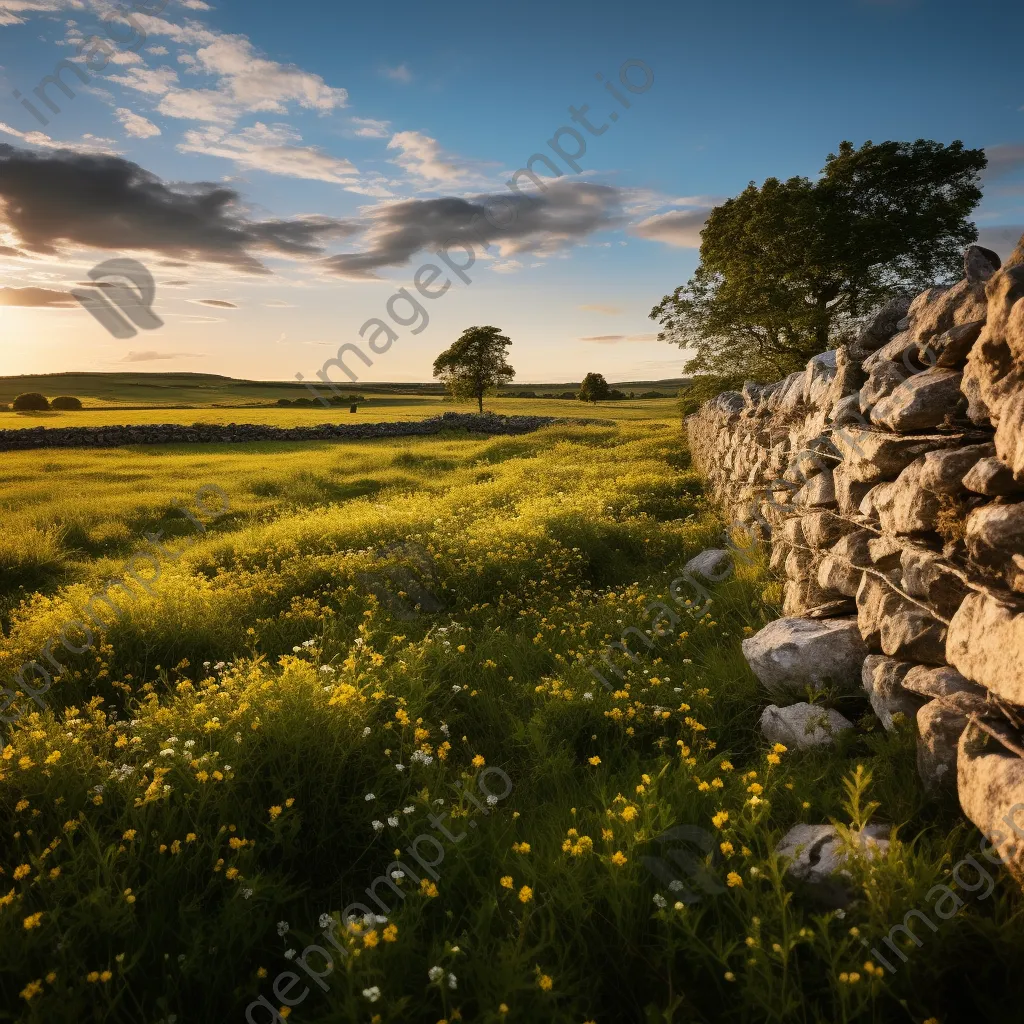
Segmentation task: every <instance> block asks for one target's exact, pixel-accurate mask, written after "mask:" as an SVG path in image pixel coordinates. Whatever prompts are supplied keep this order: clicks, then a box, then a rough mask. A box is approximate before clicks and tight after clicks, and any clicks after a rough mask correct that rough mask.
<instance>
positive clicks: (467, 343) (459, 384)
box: [434, 327, 516, 412]
mask: <svg viewBox="0 0 1024 1024" xmlns="http://www.w3.org/2000/svg"><path fill="white" fill-rule="evenodd" d="M511 344H512V341H511V339H509V338H508V337H506V336H505V335H504V334H502V333H501V330H500V329H499V328H497V327H467V328H466V330H464V331H463V332H462V334H460V335H459V337H458V339H457V340H456V341H455V343H454V344H453V345H452V346H451V347H450V348H447V349H445V350H444V352H442V353H441V354H440V355H439V356H438V357H437V358H436V359H435V360H434V376H435V377H436V378H437V379H438V380H440V381H441V383H442V384H444V386H445V387H446V388H447V389H448V393H449V394H450V395H451V396H452V398H460V399H468V398H475V399H476V401H477V406H478V408H479V409H480V412H483V411H484V395H486V394H491V393H493V392H494V391H495V390H497V388H499V387H500V386H501V385H502V384H506V383H507V382H508V381H510V380H511V379H512V378H513V377H514V376H515V375H516V371H515V370H513V369H512V367H511V366H509V364H508V362H507V361H506V358H505V357H506V356H507V355H508V347H509V345H511Z"/></svg>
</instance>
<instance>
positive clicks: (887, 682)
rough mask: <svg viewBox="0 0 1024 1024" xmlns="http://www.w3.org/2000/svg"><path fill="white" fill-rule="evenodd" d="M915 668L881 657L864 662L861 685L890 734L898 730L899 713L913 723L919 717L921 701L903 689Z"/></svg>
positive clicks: (876, 656) (875, 656)
mask: <svg viewBox="0 0 1024 1024" xmlns="http://www.w3.org/2000/svg"><path fill="white" fill-rule="evenodd" d="M911 668H913V665H912V664H911V663H910V662H907V661H898V660H897V659H896V658H887V657H885V656H884V655H881V654H869V655H868V656H867V657H866V658H865V659H864V666H863V668H862V670H861V682H862V684H863V686H864V689H865V691H866V692H867V695H868V699H869V700H870V701H871V707H872V709H873V710H874V712H875V714H876V715H878V718H879V721H881V723H882V727H883V728H884V729H885V731H886V732H892V731H893V729H894V728H895V724H894V722H893V715H895V714H902V715H904V716H905V717H906V718H907V719H909V720H911V721H913V720H915V719H916V717H917V709H918V708H919V707H920V706H921V699H920V697H918V696H917V695H916V694H913V693H909V692H908V691H906V690H905V689H904V688H903V686H902V683H903V679H904V678H905V677H906V675H907V673H908V672H909V671H910V670H911Z"/></svg>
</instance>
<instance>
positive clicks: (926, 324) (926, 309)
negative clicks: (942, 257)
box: [908, 279, 988, 342]
mask: <svg viewBox="0 0 1024 1024" xmlns="http://www.w3.org/2000/svg"><path fill="white" fill-rule="evenodd" d="M917 301H918V300H917V299H915V300H914V303H916V302H917ZM987 311H988V299H987V297H986V295H985V284H984V282H971V281H968V280H966V279H965V280H963V281H958V282H957V283H956V284H955V285H953V286H952V287H951V288H947V289H945V290H944V291H943V292H942V294H941V295H938V296H936V297H935V299H934V301H927V302H925V303H923V304H922V305H921V306H920V307H919V308H918V309H917V310H915V308H914V304H913V303H912V304H911V307H910V312H909V314H908V315H909V316H910V325H911V326H910V330H911V332H912V333H913V336H914V340H915V341H924V342H927V341H930V340H931V339H932V338H934V337H935V336H936V335H938V334H942V333H943V332H944V331H948V330H949V329H950V328H951V327H956V326H958V325H960V324H966V323H971V322H973V321H975V320H983V319H985V317H986V315H987Z"/></svg>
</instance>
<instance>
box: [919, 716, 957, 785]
mask: <svg viewBox="0 0 1024 1024" xmlns="http://www.w3.org/2000/svg"><path fill="white" fill-rule="evenodd" d="M966 727H967V716H966V715H965V714H964V713H963V712H962V711H961V710H960V709H959V708H958V707H956V705H953V704H949V703H948V702H947V699H946V698H944V697H939V698H937V699H935V700H932V701H929V702H928V703H927V704H925V705H924V707H922V708H921V709H920V710H919V711H918V713H917V773H918V775H920V776H921V781H922V782H923V783H924V784H925V788H926V789H928V790H932V791H934V790H938V789H943V788H947V787H951V786H955V785H956V777H957V775H956V761H957V744H958V743H959V742H960V735H961V733H962V732H963V731H964V729H965V728H966Z"/></svg>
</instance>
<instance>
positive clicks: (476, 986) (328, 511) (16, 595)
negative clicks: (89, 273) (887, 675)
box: [0, 403, 1024, 1024]
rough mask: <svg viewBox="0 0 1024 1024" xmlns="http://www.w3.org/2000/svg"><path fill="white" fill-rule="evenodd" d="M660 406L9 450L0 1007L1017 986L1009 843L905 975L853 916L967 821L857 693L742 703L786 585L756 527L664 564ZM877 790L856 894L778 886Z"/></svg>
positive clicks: (565, 1006) (705, 1005) (687, 539)
mask: <svg viewBox="0 0 1024 1024" xmlns="http://www.w3.org/2000/svg"><path fill="white" fill-rule="evenodd" d="M543 404H544V405H545V407H549V406H550V405H553V404H555V403H543ZM577 408H578V407H577ZM598 408H599V409H602V408H604V407H598ZM607 408H608V409H609V410H613V409H614V410H618V409H619V406H614V407H613V406H608V407H607ZM644 408H645V409H648V408H651V403H644ZM668 408H669V406H668V405H666V406H665V411H662V412H661V413H660V416H661V417H664V418H651V417H647V418H637V419H631V418H628V417H622V416H616V417H614V418H611V419H609V422H608V424H607V425H595V426H571V425H561V426H555V427H551V428H547V429H544V430H541V431H538V432H537V433H535V434H530V435H526V436H521V437H514V438H495V439H488V438H479V437H470V436H456V435H448V436H437V437H427V438H410V439H402V440H391V441H386V442H385V441H382V442H361V443H355V444H331V443H323V442H316V443H298V444H291V443H287V444H266V445H251V446H245V447H244V448H243V447H240V446H214V445H205V446H195V447H188V446H170V447H167V448H159V449H157V448H154V449H142V448H139V449H113V450H109V451H81V450H74V451H45V452H26V453H5V454H4V457H3V462H2V473H3V478H2V481H0V495H2V502H3V514H4V517H5V533H4V535H3V537H4V539H3V542H2V547H0V572H2V579H3V587H4V591H3V594H2V601H3V604H2V611H3V636H2V643H0V667H2V670H3V676H4V679H7V680H10V679H11V678H12V676H13V674H14V673H15V672H16V671H17V670H18V669H19V666H22V665H24V664H25V663H27V662H31V661H38V662H40V663H41V664H42V665H46V666H48V667H50V666H52V663H51V662H48V661H47V660H46V652H49V653H50V654H52V655H53V657H54V658H55V659H56V660H57V661H58V662H59V663H60V665H61V666H62V668H61V669H60V670H57V669H56V668H51V671H52V674H53V676H54V678H53V680H52V685H51V686H49V688H47V687H46V686H45V685H44V679H43V677H42V675H40V674H39V673H35V674H33V671H32V670H29V671H28V672H27V674H25V673H23V678H24V679H25V681H26V683H28V684H29V685H30V686H31V687H32V688H33V691H34V692H35V694H36V696H37V698H38V701H39V702H40V703H41V704H43V705H45V706H44V707H40V706H39V704H38V703H33V702H32V700H31V699H30V696H31V694H26V693H25V692H24V690H23V692H22V693H21V695H20V696H19V697H18V701H17V703H16V705H15V707H12V708H6V709H5V711H6V714H7V715H8V716H9V717H12V718H13V717H14V716H15V715H16V714H18V713H21V714H22V715H23V717H22V718H20V719H19V720H18V721H16V722H15V723H14V724H12V725H11V726H8V727H5V728H6V731H7V736H6V738H5V739H4V740H3V741H2V742H3V743H5V744H6V745H5V746H4V748H3V752H2V759H0V869H2V872H3V873H2V875H0V1020H10V1021H19V1022H25V1024H44V1022H45V1024H52V1022H59V1024H63V1022H65V1021H67V1022H72V1021H74V1022H80V1021H103V1022H108V1021H109V1022H118V1024H120V1022H122V1021H123V1022H125V1024H140V1022H145V1024H172V1022H174V1021H177V1022H181V1024H185V1022H189V1024H192V1022H203V1024H205V1022H217V1024H219V1022H222V1021H226V1020H237V1021H239V1022H241V1021H245V1020H248V1021H249V1022H250V1024H262V1022H275V1024H277V1022H281V1021H284V1020H286V1019H288V1018H290V1020H291V1021H292V1022H293V1021H295V1020H301V1021H309V1022H313V1024H327V1022H349V1021H351V1022H360V1024H384V1022H387V1024H397V1022H412V1024H437V1022H439V1021H443V1022H448V1024H450V1022H454V1021H467V1022H468V1021H473V1022H485V1024H501V1022H522V1024H535V1022H554V1024H582V1022H585V1021H593V1022H597V1024H619V1022H637V1024H654V1022H666V1024H667V1022H673V1024H695V1022H709V1024H717V1022H723V1021H725V1022H743V1024H762V1022H767V1021H770V1022H778V1024H792V1022H807V1024H810V1022H823V1024H824V1022H828V1024H835V1022H864V1024H868V1022H870V1024H878V1022H890V1021H891V1022H901V1024H902V1022H914V1024H921V1022H925V1021H931V1022H933V1024H934V1022H936V1021H937V1022H940V1024H956V1022H961V1021H963V1022H967V1021H977V1020H995V1019H999V1020H1002V1019H1015V1014H1016V1011H1015V1010H1014V1007H1016V1006H1019V1005H1020V1004H1021V999H1022V997H1024V980H1022V978H1021V972H1020V970H1019V960H1020V953H1021V950H1022V949H1024V913H1022V910H1024V902H1022V899H1021V895H1020V892H1019V890H1018V889H1017V888H1016V887H1015V886H1013V884H1012V883H1011V882H1010V881H1008V880H1007V879H1006V878H1005V877H1002V876H999V877H997V879H996V882H995V888H994V890H993V891H992V892H991V894H989V895H985V894H983V892H977V891H976V892H975V893H973V894H972V893H971V892H969V891H967V890H966V889H965V888H963V886H962V884H961V889H960V896H961V897H962V900H963V903H964V905H963V907H962V909H960V911H959V913H957V914H956V915H955V916H952V917H951V918H950V919H949V920H944V921H942V922H941V923H940V926H939V930H938V931H937V932H935V933H934V934H932V933H931V932H929V931H925V932H924V934H923V936H922V939H921V941H922V942H923V945H922V947H921V948H918V947H917V946H915V945H913V944H912V943H911V942H910V940H909V939H908V940H906V942H905V943H904V948H905V954H906V962H905V963H903V962H901V961H899V960H896V958H895V956H893V957H892V959H893V960H894V961H895V963H896V966H897V968H898V969H897V970H896V971H895V973H892V974H890V973H888V972H887V971H885V970H883V969H882V968H881V967H879V966H878V964H877V962H873V960H872V955H871V953H870V952H869V950H868V949H866V948H865V947H864V946H863V945H862V942H863V941H866V942H867V944H868V946H869V947H870V946H875V945H877V944H878V943H879V942H880V940H881V939H882V938H883V937H884V936H886V935H887V934H888V933H889V931H890V929H891V928H892V927H893V925H895V924H898V923H900V922H901V921H902V920H903V918H904V915H905V914H906V913H907V912H908V911H910V910H912V909H914V908H927V907H928V906H929V904H928V903H927V902H926V895H927V894H928V893H929V892H930V891H931V890H932V888H933V887H934V886H935V885H936V884H939V883H949V884H952V885H953V886H954V887H956V884H957V883H956V882H954V881H953V880H952V879H951V877H950V869H951V867H952V865H953V864H955V863H956V861H957V860H958V859H959V858H960V857H961V856H963V855H964V854H968V853H972V852H975V853H976V852H977V849H978V836H977V834H976V833H975V832H974V830H973V829H972V828H970V827H969V826H967V825H966V824H965V823H964V822H963V820H962V818H961V816H960V814H959V810H958V808H957V806H956V802H955V799H953V798H952V797H949V798H945V799H943V800H940V801H935V802H930V801H928V800H926V799H925V798H924V795H923V793H922V792H921V788H920V786H919V784H918V781H917V775H916V771H915V767H914V757H915V740H914V736H913V733H912V731H911V730H910V729H909V728H907V729H903V730H901V731H898V732H897V733H894V734H886V733H884V732H882V731H881V730H880V728H878V726H877V721H876V720H874V719H873V717H872V716H871V715H869V714H868V713H867V711H868V706H867V702H866V699H861V698H860V697H859V696H849V695H846V696H839V695H836V694H833V693H830V692H823V693H819V694H815V695H814V699H815V700H818V701H820V702H822V703H827V704H831V705H834V706H837V707H839V708H840V709H841V710H842V711H843V712H844V713H845V714H846V715H847V716H848V717H850V718H851V719H853V720H855V721H858V722H859V724H860V728H859V729H858V730H857V731H856V732H855V733H854V734H852V735H846V736H843V737H842V738H841V742H840V743H839V745H838V748H837V749H835V750H831V751H822V750H811V751H807V752H795V751H786V750H784V749H782V750H779V749H773V748H771V747H769V746H767V745H766V744H765V743H764V742H763V740H761V739H760V737H759V735H758V733H757V730H756V723H757V719H758V717H759V715H760V712H761V709H762V707H763V706H764V705H765V704H766V703H768V699H767V697H766V696H765V695H764V694H763V692H761V691H760V689H759V687H758V685H757V682H756V680H755V679H754V677H753V676H752V675H751V673H750V672H749V669H748V668H747V666H746V663H745V661H744V659H743V657H742V655H741V652H740V649H739V643H740V640H741V639H742V637H743V636H745V635H748V634H749V633H750V632H752V631H755V630H757V629H758V628H759V627H760V626H761V625H762V624H763V623H764V622H766V621H768V620H769V619H771V618H773V617H774V616H775V615H777V614H778V608H777V602H778V599H779V595H780V587H779V584H778V582H777V581H775V580H774V579H772V578H771V577H770V576H769V574H768V573H767V570H766V567H765V565H764V562H763V559H762V557H761V556H760V555H759V554H758V553H756V552H752V553H751V555H750V557H749V558H748V559H746V560H744V561H743V562H741V563H740V564H739V565H738V568H737V572H736V573H735V574H734V575H733V577H732V578H730V579H729V580H727V581H725V582H723V583H722V584H720V585H719V586H718V587H717V588H715V592H714V601H713V603H712V604H711V605H702V604H700V602H699V600H698V598H697V597H696V595H692V596H691V595H690V594H689V593H688V592H687V591H686V590H685V589H684V590H682V591H680V590H679V589H678V587H677V588H676V589H675V591H674V592H673V589H672V583H673V581H674V580H677V579H678V578H679V575H680V571H681V567H682V566H683V564H684V563H685V562H686V560H687V559H688V558H690V557H692V556H693V555H695V554H696V553H698V552H699V551H701V550H702V549H704V548H705V547H707V546H709V545H711V544H716V543H720V541H721V523H720V521H719V519H718V516H717V514H716V512H715V510H714V509H713V508H711V507H709V505H708V504H707V503H706V501H705V499H704V497H703V494H702V488H701V484H700V481H699V479H698V478H697V477H696V475H695V474H694V473H693V472H692V471H691V470H690V469H689V468H688V456H687V453H686V450H685V445H684V442H683V438H682V436H681V433H680V429H679V424H678V420H677V419H671V418H668V411H667V410H668ZM517 411H518V410H517ZM285 412H287V410H285ZM90 415H91V414H90ZM345 415H348V414H347V413H346V414H345ZM204 486H205V487H213V488H216V491H214V490H212V489H211V490H207V491H206V492H202V491H201V489H202V488H203V487H204ZM197 494H198V495H200V496H199V497H197ZM147 534H149V535H150V537H151V538H155V540H147V539H146V535H147ZM142 556H145V557H142ZM118 584H123V586H118ZM104 593H105V595H106V596H105V598H103V599H102V600H101V599H100V598H99V597H98V595H101V594H104ZM111 601H112V602H113V604H110V602H111ZM656 602H660V605H658V604H656ZM76 620H77V621H76ZM630 627H636V629H637V630H639V633H636V632H635V633H633V634H630V635H631V636H632V640H631V641H630V643H631V647H632V649H633V650H634V651H636V652H637V653H636V655H635V659H634V660H630V659H627V658H625V657H621V656H619V655H617V654H614V652H613V653H612V654H611V655H608V657H609V661H610V662H611V664H614V665H616V667H617V669H618V673H613V672H612V670H611V669H610V668H609V664H608V662H607V661H604V660H602V655H605V654H607V651H608V649H607V645H608V644H610V643H613V642H615V641H617V640H618V638H619V637H620V636H622V635H623V631H624V630H627V629H629V628H630ZM87 629H88V630H91V632H92V637H91V640H90V638H89V637H88V636H86V630H87ZM645 631H646V632H645ZM62 635H63V637H64V639H65V640H66V641H67V643H66V644H65V645H61V644H60V641H59V639H58V638H60V637H61V636H62ZM638 636H640V637H642V636H647V638H648V639H647V640H644V641H643V642H641V641H640V640H638V639H637V637H638ZM68 646H70V647H73V648H76V649H77V650H78V651H79V652H80V653H77V654H76V653H72V652H70V651H69V650H68ZM591 668H597V669H599V670H600V672H601V673H603V674H604V676H605V677H606V678H608V679H610V680H611V681H612V683H613V686H612V687H610V688H608V689H606V688H605V687H604V686H603V685H602V684H601V682H600V681H599V680H598V679H597V678H596V677H595V676H594V674H593V673H592V672H591V671H590V670H591ZM858 766H860V767H861V768H862V770H861V771H860V772H859V773H858ZM506 779H507V782H506ZM488 794H490V797H488ZM869 815H873V820H875V821H880V822H884V823H887V824H889V825H891V826H892V828H893V841H892V843H891V845H890V848H889V852H888V854H887V856H886V857H884V858H881V859H872V858H864V857H861V856H856V855H855V856H853V857H852V859H851V885H852V886H853V889H854V892H855V895H856V899H855V900H854V902H852V903H851V904H850V905H849V906H848V907H847V908H846V910H845V912H837V911H834V910H828V909H827V908H825V907H823V906H820V905H816V904H814V903H813V902H810V901H809V900H808V899H807V897H806V896H805V895H803V894H800V895H797V896H794V895H793V893H791V892H790V890H789V888H788V886H787V885H786V884H785V883H784V882H783V880H782V877H781V867H780V865H779V863H778V861H777V859H776V858H775V857H774V856H773V854H772V851H773V849H774V847H775V845H776V843H777V842H778V840H779V838H780V837H781V836H782V835H783V834H784V833H785V832H786V830H788V829H789V828H790V827H791V826H792V825H793V824H795V823H798V822H812V823H818V822H827V821H829V820H832V819H835V820H836V821H839V822H841V823H847V824H849V823H853V824H863V822H864V820H865V819H866V817H867V816H869ZM680 825H693V826H698V827H699V828H701V829H703V830H705V832H706V833H707V834H709V835H713V837H714V843H713V847H712V848H711V849H710V850H707V851H705V855H703V857H702V861H703V864H704V868H703V870H705V871H706V872H708V874H707V875H705V876H704V877H705V880H707V879H710V880H711V881H710V882H708V883H707V884H705V885H703V887H698V886H696V885H695V886H694V889H693V891H688V890H687V889H685V888H684V889H682V890H680V889H679V888H678V887H676V888H673V887H671V886H669V885H668V884H667V883H666V882H665V879H664V877H663V876H660V875H659V874H658V872H657V870H656V869H655V868H654V865H656V863H657V861H656V860H654V859H652V858H658V857H661V858H662V859H664V858H665V857H666V856H668V854H669V850H668V849H667V848H666V847H665V846H664V845H663V844H662V843H661V842H660V841H659V839H658V837H659V836H663V835H665V833H666V830H669V829H671V828H673V827H677V826H680ZM692 852H693V851H692V849H691V853H692ZM692 867H693V864H692V862H691V868H692ZM992 870H993V874H995V869H992ZM967 881H968V882H970V879H967ZM368 888H369V890H370V891H369V892H367V889H368ZM364 915H368V916H364ZM352 917H354V918H355V920H354V921H351V923H349V922H350V919H351V918H352ZM919 931H920V929H919ZM314 947H315V948H314ZM328 957H329V958H330V963H331V969H330V970H329V969H328V960H327V958H328ZM293 976H294V978H293Z"/></svg>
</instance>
